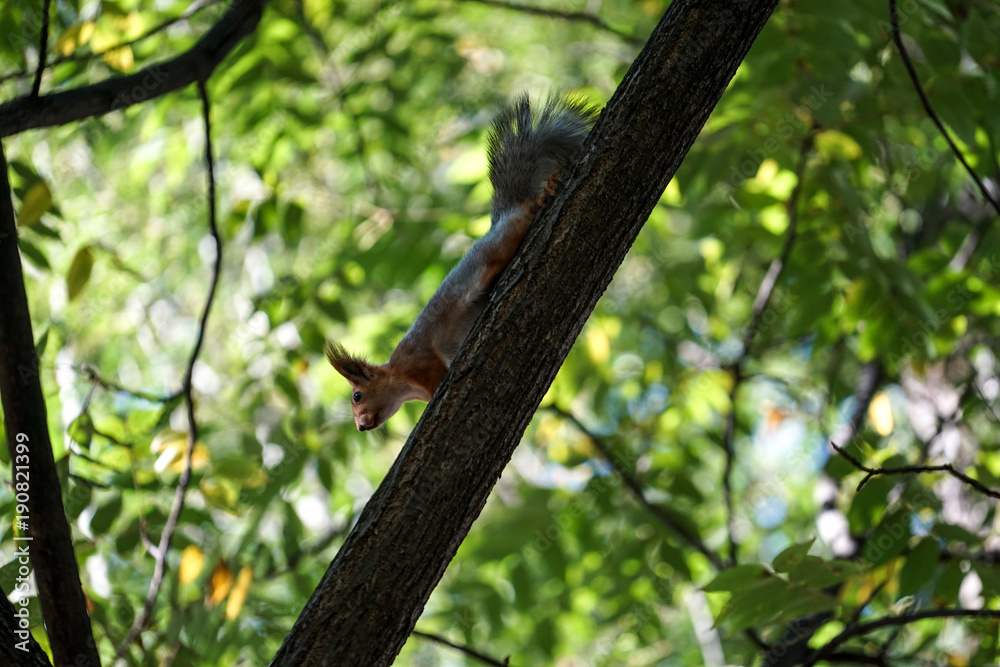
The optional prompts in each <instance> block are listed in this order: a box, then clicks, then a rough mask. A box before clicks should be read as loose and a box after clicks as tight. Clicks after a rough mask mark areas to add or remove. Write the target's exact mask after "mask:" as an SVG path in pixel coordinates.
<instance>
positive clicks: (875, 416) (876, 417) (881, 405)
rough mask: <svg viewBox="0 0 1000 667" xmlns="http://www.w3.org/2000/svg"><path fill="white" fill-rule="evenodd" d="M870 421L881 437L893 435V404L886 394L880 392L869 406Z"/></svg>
mask: <svg viewBox="0 0 1000 667" xmlns="http://www.w3.org/2000/svg"><path fill="white" fill-rule="evenodd" d="M868 419H870V420H871V422H872V428H874V429H875V431H876V432H877V433H878V434H879V435H889V434H890V433H892V429H893V426H895V422H894V421H893V419H892V404H891V403H890V402H889V397H888V396H887V395H886V394H885V392H879V393H878V394H877V395H876V396H875V398H873V399H872V403H871V405H869V406H868Z"/></svg>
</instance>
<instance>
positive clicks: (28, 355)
mask: <svg viewBox="0 0 1000 667" xmlns="http://www.w3.org/2000/svg"><path fill="white" fill-rule="evenodd" d="M0 292H2V293H3V295H4V296H3V298H2V299H0V395H2V400H3V414H4V426H5V431H6V435H7V447H8V449H9V451H10V458H11V462H12V464H13V467H14V471H16V472H26V473H27V475H26V478H22V479H23V480H24V483H25V484H26V487H25V488H26V491H23V493H25V495H26V496H27V499H26V502H24V503H22V502H21V500H20V499H19V500H18V503H19V504H20V505H24V506H25V508H26V509H27V512H22V511H21V510H20V509H18V511H17V513H18V515H19V516H20V518H21V519H23V520H24V521H25V522H26V523H27V527H28V537H22V538H21V539H20V540H19V541H18V542H17V543H16V544H17V545H18V550H19V553H20V552H23V553H25V554H28V555H30V558H31V564H32V565H33V566H34V569H35V581H36V583H37V584H38V597H39V601H40V602H41V606H42V616H43V617H44V619H45V626H46V629H47V631H48V637H49V646H50V647H51V649H52V658H53V660H54V662H55V664H57V665H75V664H91V665H100V664H101V662H100V657H99V656H98V655H97V645H96V644H95V643H94V635H93V632H92V630H91V627H90V616H89V615H88V614H87V603H86V600H85V599H84V595H83V588H82V587H81V585H80V571H79V570H78V569H77V564H76V554H75V553H74V551H73V540H72V535H71V534H70V529H69V523H68V522H67V520H66V512H65V510H64V509H63V503H62V493H61V491H60V489H61V485H60V483H59V475H58V473H57V471H56V463H55V459H54V457H53V454H52V443H51V441H50V440H49V425H48V414H47V410H46V407H45V398H44V396H43V394H42V385H41V379H40V377H39V374H38V373H39V372H38V356H37V354H36V353H35V343H34V339H33V336H32V332H31V313H30V311H29V309H28V296H27V294H26V293H25V290H24V275H23V274H22V272H21V256H20V253H19V252H18V248H17V223H16V219H15V217H14V206H13V203H12V202H11V195H10V182H9V180H8V178H7V160H6V158H5V157H4V154H3V147H2V146H0ZM22 465H23V466H25V468H24V469H23V470H19V469H18V466H22ZM12 477H15V478H16V477H17V475H16V474H14V475H12ZM15 488H16V487H15ZM37 620H40V619H37Z"/></svg>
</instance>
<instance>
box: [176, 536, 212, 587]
mask: <svg viewBox="0 0 1000 667" xmlns="http://www.w3.org/2000/svg"><path fill="white" fill-rule="evenodd" d="M204 560H205V559H204V554H203V553H202V551H201V549H199V548H198V547H196V546H195V545H193V544H189V545H188V546H186V547H184V551H182V552H181V562H180V566H179V567H178V569H177V576H178V578H179V579H180V582H181V583H182V584H189V583H191V582H192V581H194V580H195V579H197V578H198V575H199V574H201V568H202V565H203V563H204Z"/></svg>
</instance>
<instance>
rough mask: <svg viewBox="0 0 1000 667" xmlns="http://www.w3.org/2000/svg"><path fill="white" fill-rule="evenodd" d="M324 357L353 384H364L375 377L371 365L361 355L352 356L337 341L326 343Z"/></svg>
mask: <svg viewBox="0 0 1000 667" xmlns="http://www.w3.org/2000/svg"><path fill="white" fill-rule="evenodd" d="M326 358H327V359H328V360H329V362H330V365H331V366H333V367H334V368H335V369H336V370H337V372H338V373H340V374H341V375H343V376H344V377H345V378H347V380H348V382H350V383H351V384H354V385H360V384H364V383H365V382H367V381H368V380H371V379H372V378H373V377H375V374H374V372H373V370H374V369H373V368H372V365H371V364H369V363H368V362H367V361H365V360H364V359H362V358H361V357H355V356H352V355H351V354H350V353H348V351H347V350H346V349H344V346H343V345H341V344H339V343H327V344H326Z"/></svg>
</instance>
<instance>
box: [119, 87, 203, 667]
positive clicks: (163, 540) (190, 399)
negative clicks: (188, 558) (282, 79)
mask: <svg viewBox="0 0 1000 667" xmlns="http://www.w3.org/2000/svg"><path fill="white" fill-rule="evenodd" d="M198 93H199V95H200V96H201V102H202V114H203V119H204V125H205V163H206V167H207V178H208V227H209V231H210V233H211V235H212V240H213V241H215V263H214V265H213V266H212V277H211V282H210V284H209V287H208V296H206V297H205V305H204V307H203V308H202V311H201V317H200V319H199V321H198V336H197V338H196V339H195V343H194V349H193V350H192V351H191V356H190V358H189V359H188V365H187V371H186V372H185V373H184V381H183V383H182V386H181V392H182V393H183V395H184V403H185V405H186V407H187V422H188V435H187V450H186V451H185V453H184V468H183V470H182V471H181V475H180V478H179V479H178V480H177V489H176V491H175V492H174V502H173V505H172V506H171V507H170V513H169V514H168V515H167V520H166V522H165V523H164V525H163V532H162V533H161V535H160V542H159V545H157V547H156V550H155V552H154V556H155V559H156V561H155V565H154V567H153V576H152V578H151V579H150V582H149V592H148V593H147V594H146V600H145V602H144V604H143V607H142V611H141V612H140V613H139V614H138V615H137V616H136V618H135V621H134V622H133V623H132V627H131V628H129V631H128V635H127V636H126V637H125V640H124V641H122V643H121V644H120V645H119V646H118V650H117V651H116V653H115V658H116V659H118V658H121V657H123V656H124V655H125V653H126V652H127V651H128V649H129V647H130V646H131V645H132V642H134V641H135V639H136V637H138V636H139V633H140V632H141V631H142V628H143V627H144V626H145V625H146V622H147V621H148V620H149V618H150V616H151V614H152V613H153V606H154V605H155V604H156V596H157V594H158V593H159V591H160V584H161V583H162V582H163V576H164V573H165V571H166V561H167V552H168V551H169V549H170V541H171V539H172V538H173V534H174V530H175V529H176V528H177V521H178V519H179V517H180V514H181V510H183V509H184V496H185V493H186V492H187V487H188V484H189V483H190V481H191V467H192V462H193V454H194V446H195V443H196V442H197V441H198V421H197V419H196V418H195V413H194V395H193V393H194V390H193V387H192V383H191V378H192V376H193V374H194V366H195V363H196V362H197V361H198V355H199V354H200V353H201V347H202V343H203V342H204V340H205V329H206V327H207V325H208V315H209V313H210V312H211V310H212V303H213V301H214V300H215V291H216V288H217V287H218V284H219V274H220V273H221V271H222V237H221V236H220V235H219V228H218V225H217V222H216V213H215V208H216V202H215V161H214V158H213V156H212V132H211V130H212V123H211V117H210V110H211V105H210V104H209V99H208V91H207V90H206V89H205V82H204V81H198Z"/></svg>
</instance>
